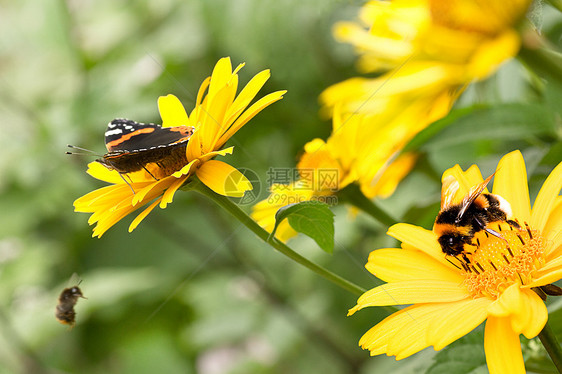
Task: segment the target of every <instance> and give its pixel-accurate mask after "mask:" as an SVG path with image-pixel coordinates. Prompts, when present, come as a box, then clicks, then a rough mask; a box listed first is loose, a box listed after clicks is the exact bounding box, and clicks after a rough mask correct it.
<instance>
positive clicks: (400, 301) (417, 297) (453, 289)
mask: <svg viewBox="0 0 562 374" xmlns="http://www.w3.org/2000/svg"><path fill="white" fill-rule="evenodd" d="M468 296H469V295H468V293H467V292H466V290H464V289H463V288H462V287H460V286H459V283H451V282H443V281H439V280H419V279H418V280H412V281H403V282H392V283H387V284H383V285H381V286H378V287H375V288H373V289H371V290H369V291H367V292H365V293H364V294H363V295H361V297H359V299H358V300H357V305H356V306H355V307H354V308H352V309H350V310H349V313H348V315H351V314H353V313H355V312H356V311H358V310H361V309H363V308H366V307H370V306H382V305H407V304H418V303H434V302H449V301H458V300H462V299H466V298H467V297H468Z"/></svg>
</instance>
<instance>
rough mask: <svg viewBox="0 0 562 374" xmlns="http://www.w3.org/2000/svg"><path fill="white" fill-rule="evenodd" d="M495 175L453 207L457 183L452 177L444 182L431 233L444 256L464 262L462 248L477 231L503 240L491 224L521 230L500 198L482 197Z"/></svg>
mask: <svg viewBox="0 0 562 374" xmlns="http://www.w3.org/2000/svg"><path fill="white" fill-rule="evenodd" d="M493 176H494V174H492V175H490V176H489V177H488V178H486V180H485V181H484V182H482V183H480V184H477V185H475V186H474V187H472V188H471V189H470V191H469V193H468V194H467V195H466V196H465V197H464V198H463V200H462V202H461V203H460V204H453V198H454V196H455V194H456V192H457V190H458V189H459V183H458V181H457V180H456V179H455V178H454V177H453V176H448V177H446V178H445V179H444V180H443V187H442V190H441V210H440V211H439V214H438V215H437V218H436V219H435V224H434V225H433V232H434V233H435V234H437V236H438V238H437V241H438V242H439V244H440V245H441V249H442V250H443V252H444V253H445V254H446V255H449V256H458V255H462V256H463V258H464V260H465V261H466V262H469V261H468V258H467V257H466V254H465V245H472V246H473V245H474V244H473V239H474V235H475V234H476V233H478V232H480V231H485V232H487V233H488V234H491V235H493V236H496V237H498V238H500V239H501V240H505V239H504V238H503V237H502V236H501V235H500V233H498V232H497V231H495V230H492V229H491V228H490V227H489V225H490V224H491V223H494V222H506V223H508V224H509V225H511V226H512V227H515V228H517V229H519V228H520V226H519V224H518V223H517V222H515V221H513V220H511V219H509V217H511V215H512V213H511V206H510V205H509V203H508V202H507V201H506V200H505V199H504V198H503V197H501V196H498V195H494V194H491V193H483V191H484V189H485V188H486V186H487V185H488V183H490V180H491V179H492V177H493Z"/></svg>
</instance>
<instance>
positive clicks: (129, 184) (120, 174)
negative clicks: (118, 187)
mask: <svg viewBox="0 0 562 374" xmlns="http://www.w3.org/2000/svg"><path fill="white" fill-rule="evenodd" d="M123 174H125V175H127V173H119V176H120V177H121V179H123V181H124V182H125V183H127V186H129V188H130V189H131V191H133V195H134V194H135V190H134V189H133V186H131V183H129V182H127V180H126V179H125V177H124V176H123ZM127 176H128V175H127ZM129 179H130V178H129ZM131 182H132V181H131Z"/></svg>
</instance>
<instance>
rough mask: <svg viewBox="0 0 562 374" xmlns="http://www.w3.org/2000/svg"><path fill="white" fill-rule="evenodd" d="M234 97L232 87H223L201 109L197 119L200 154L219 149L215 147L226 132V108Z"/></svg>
mask: <svg viewBox="0 0 562 374" xmlns="http://www.w3.org/2000/svg"><path fill="white" fill-rule="evenodd" d="M211 84H212V81H211ZM235 95H236V92H235V91H234V87H231V86H229V85H225V86H223V87H222V88H220V89H218V90H217V92H216V94H215V95H213V96H209V97H208V100H207V102H206V104H205V105H204V106H203V107H202V112H201V116H200V117H199V119H200V122H201V127H200V129H199V131H200V132H201V152H202V153H206V152H210V151H213V150H215V149H218V148H220V146H218V147H217V146H215V145H216V143H217V141H218V139H219V138H220V136H221V135H222V134H223V133H224V132H225V131H226V130H227V128H226V124H225V123H224V115H225V113H226V110H227V108H228V107H229V106H230V105H231V104H232V100H234V96H235Z"/></svg>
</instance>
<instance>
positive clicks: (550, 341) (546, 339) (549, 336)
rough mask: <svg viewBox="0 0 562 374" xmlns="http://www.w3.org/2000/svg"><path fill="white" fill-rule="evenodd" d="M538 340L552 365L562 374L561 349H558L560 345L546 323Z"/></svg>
mask: <svg viewBox="0 0 562 374" xmlns="http://www.w3.org/2000/svg"><path fill="white" fill-rule="evenodd" d="M539 339H540V340H541V343H542V345H543V346H544V348H545V349H546V352H547V353H548V355H549V356H550V359H551V360H552V362H553V363H554V366H556V369H558V372H559V373H562V348H560V343H558V340H557V339H556V336H555V335H554V332H553V331H552V329H551V328H550V326H549V324H548V322H547V323H546V325H544V328H543V329H542V331H541V332H540V333H539Z"/></svg>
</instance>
